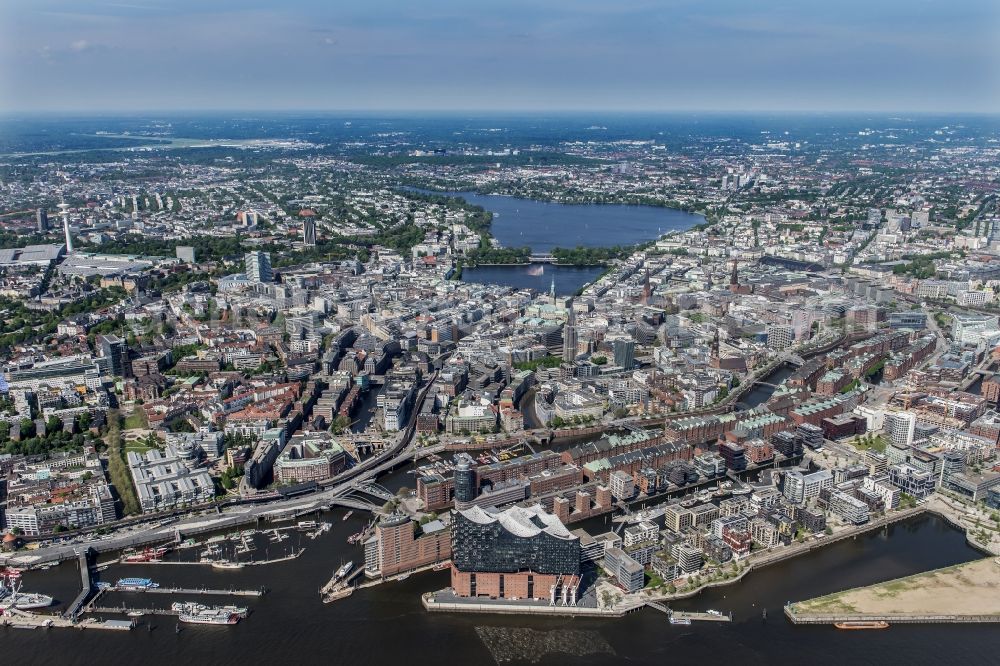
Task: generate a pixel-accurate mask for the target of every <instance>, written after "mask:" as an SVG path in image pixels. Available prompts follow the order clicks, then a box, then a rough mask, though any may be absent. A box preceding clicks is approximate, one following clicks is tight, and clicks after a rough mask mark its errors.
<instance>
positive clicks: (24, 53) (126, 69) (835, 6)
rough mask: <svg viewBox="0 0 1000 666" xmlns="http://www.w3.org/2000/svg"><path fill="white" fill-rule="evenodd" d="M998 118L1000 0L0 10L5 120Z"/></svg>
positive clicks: (143, 2)
mask: <svg viewBox="0 0 1000 666" xmlns="http://www.w3.org/2000/svg"><path fill="white" fill-rule="evenodd" d="M147 109H148V110H168V109H248V110H250V109H252V110H265V109H329V110H337V109H345V110H364V109H372V110H382V109H384V110H409V109H427V110H449V109H455V110H529V111H530V110H584V109H596V110H602V109H608V110H643V111H650V110H652V111H655V110H663V111H667V110H722V111H754V110H826V111H839V110H868V111H880V110H881V111H897V110H898V111H968V112H1000V2H998V1H997V0H950V1H944V0H865V1H860V0H835V1H825V2H818V1H814V0H788V1H769V0H757V1H756V2H755V1H752V0H740V1H731V0H661V1H659V2H654V1H641V0H606V1H602V2H597V1H594V0H572V1H559V0H530V1H529V0H506V1H504V2H498V1H494V0H461V1H457V0H406V1H390V0H351V1H347V0H282V1H278V0H270V1H264V0H239V1H237V0H108V1H101V0H62V1H55V0H0V110H3V111H28V110H62V111H88V110H101V111H108V110H110V111H114V110H122V111H127V110H147Z"/></svg>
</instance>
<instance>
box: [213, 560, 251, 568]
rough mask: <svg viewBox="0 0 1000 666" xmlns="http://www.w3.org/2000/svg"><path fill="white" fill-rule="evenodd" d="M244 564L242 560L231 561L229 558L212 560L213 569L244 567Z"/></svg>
mask: <svg viewBox="0 0 1000 666" xmlns="http://www.w3.org/2000/svg"><path fill="white" fill-rule="evenodd" d="M244 566H246V565H244V564H243V563H242V562H231V561H229V560H223V561H221V562H212V568H213V569H242V568H243V567H244Z"/></svg>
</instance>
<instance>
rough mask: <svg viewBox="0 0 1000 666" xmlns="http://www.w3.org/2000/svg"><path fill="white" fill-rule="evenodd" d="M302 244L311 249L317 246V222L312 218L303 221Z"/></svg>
mask: <svg viewBox="0 0 1000 666" xmlns="http://www.w3.org/2000/svg"><path fill="white" fill-rule="evenodd" d="M302 242H303V243H304V244H306V245H308V246H310V247H315V245H316V220H314V219H312V218H310V217H307V218H305V219H304V220H302Z"/></svg>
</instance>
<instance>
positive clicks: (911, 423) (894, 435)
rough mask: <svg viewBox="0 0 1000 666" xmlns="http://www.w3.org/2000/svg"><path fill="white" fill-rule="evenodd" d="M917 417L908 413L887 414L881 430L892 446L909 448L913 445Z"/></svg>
mask: <svg viewBox="0 0 1000 666" xmlns="http://www.w3.org/2000/svg"><path fill="white" fill-rule="evenodd" d="M916 425H917V417H916V416H915V415H914V414H912V413H910V412H888V413H886V415H885V422H884V425H883V428H884V429H885V432H886V434H887V435H888V436H889V439H890V440H892V442H893V443H894V444H898V445H900V446H909V445H910V444H912V443H913V433H914V432H915V430H916Z"/></svg>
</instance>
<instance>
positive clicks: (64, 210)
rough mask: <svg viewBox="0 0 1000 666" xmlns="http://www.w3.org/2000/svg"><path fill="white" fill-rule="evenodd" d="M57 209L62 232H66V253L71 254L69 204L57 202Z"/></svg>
mask: <svg viewBox="0 0 1000 666" xmlns="http://www.w3.org/2000/svg"><path fill="white" fill-rule="evenodd" d="M59 211H60V215H62V219H63V233H65V234H66V254H73V234H72V233H71V232H70V230H69V204H68V203H66V202H63V203H61V204H59Z"/></svg>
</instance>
